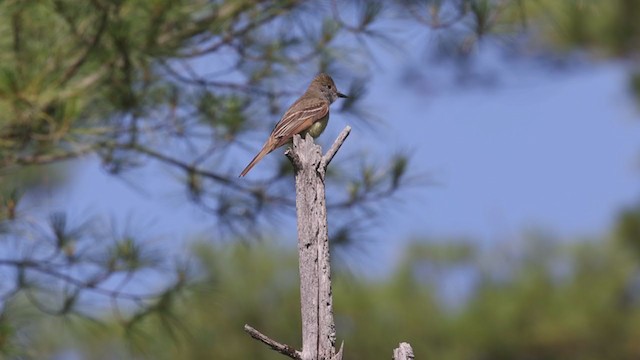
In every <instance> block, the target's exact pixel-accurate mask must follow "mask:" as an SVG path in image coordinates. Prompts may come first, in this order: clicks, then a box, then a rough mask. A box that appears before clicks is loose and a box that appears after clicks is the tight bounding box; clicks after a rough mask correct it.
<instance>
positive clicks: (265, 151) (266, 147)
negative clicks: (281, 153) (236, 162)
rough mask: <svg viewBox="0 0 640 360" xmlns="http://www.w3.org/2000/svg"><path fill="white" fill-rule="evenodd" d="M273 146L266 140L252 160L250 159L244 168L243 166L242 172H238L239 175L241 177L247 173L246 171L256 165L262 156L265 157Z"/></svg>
mask: <svg viewBox="0 0 640 360" xmlns="http://www.w3.org/2000/svg"><path fill="white" fill-rule="evenodd" d="M273 149H274V148H273V146H272V145H271V142H270V141H267V143H266V144H264V146H263V147H262V150H260V152H259V153H258V155H256V156H255V157H254V158H253V160H251V162H250V163H249V165H247V167H246V168H244V170H242V172H241V173H240V177H243V176H245V175H247V173H248V172H249V170H251V169H252V168H253V167H254V166H256V164H257V163H258V162H259V161H260V160H262V158H263V157H265V156H266V155H267V154H268V153H270V152H271V151H273Z"/></svg>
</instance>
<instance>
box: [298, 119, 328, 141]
mask: <svg viewBox="0 0 640 360" xmlns="http://www.w3.org/2000/svg"><path fill="white" fill-rule="evenodd" d="M328 123H329V114H327V116H325V117H324V119H322V120H318V121H316V122H315V123H313V125H311V126H310V127H309V128H308V129H307V130H305V131H303V132H301V133H300V136H302V137H305V136H307V133H308V134H309V135H311V136H312V137H313V138H317V137H318V136H320V134H322V132H323V131H324V129H326V128H327V124H328Z"/></svg>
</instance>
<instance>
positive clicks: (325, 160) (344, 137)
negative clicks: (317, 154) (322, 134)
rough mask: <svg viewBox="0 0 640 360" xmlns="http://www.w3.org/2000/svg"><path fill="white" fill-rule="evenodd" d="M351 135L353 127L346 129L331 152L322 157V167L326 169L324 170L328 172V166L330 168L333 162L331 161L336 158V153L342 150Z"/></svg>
mask: <svg viewBox="0 0 640 360" xmlns="http://www.w3.org/2000/svg"><path fill="white" fill-rule="evenodd" d="M350 133H351V126H347V127H345V128H344V130H342V132H341V133H340V135H338V138H337V139H336V141H334V142H333V145H331V148H329V151H327V153H326V154H325V155H324V156H323V157H322V166H323V167H324V170H327V166H329V163H330V162H331V160H333V157H334V156H336V153H337V152H338V150H340V147H341V146H342V144H343V143H344V141H345V140H347V137H348V136H349V134H350Z"/></svg>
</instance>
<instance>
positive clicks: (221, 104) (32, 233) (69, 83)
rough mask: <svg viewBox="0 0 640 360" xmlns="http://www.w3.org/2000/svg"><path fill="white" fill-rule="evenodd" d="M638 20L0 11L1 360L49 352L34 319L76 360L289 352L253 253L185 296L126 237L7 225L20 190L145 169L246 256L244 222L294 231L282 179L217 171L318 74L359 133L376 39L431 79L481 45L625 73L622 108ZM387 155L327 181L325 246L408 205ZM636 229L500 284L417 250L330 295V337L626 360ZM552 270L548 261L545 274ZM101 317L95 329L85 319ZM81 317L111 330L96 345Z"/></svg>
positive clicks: (249, 228)
mask: <svg viewBox="0 0 640 360" xmlns="http://www.w3.org/2000/svg"><path fill="white" fill-rule="evenodd" d="M638 19H640V4H639V3H638V1H636V0H611V1H604V0H601V1H598V0H566V1H554V0H536V1H527V0H397V1H346V0H345V1H338V0H334V1H327V2H304V1H296V0H274V1H249V0H227V1H224V0H221V1H209V0H138V1H133V0H118V1H111V0H91V1H84V2H78V1H72V0H46V1H24V0H6V1H2V2H0V269H1V270H2V272H0V280H1V282H0V306H2V307H1V311H0V350H1V351H3V354H5V355H7V356H20V355H16V354H22V353H23V352H25V351H27V349H29V350H28V351H33V353H29V354H24V355H25V356H31V357H33V358H39V357H40V356H39V355H38V354H37V352H36V351H37V349H40V350H41V351H42V352H43V354H44V353H46V354H51V353H53V352H54V351H66V350H64V349H62V348H59V347H57V344H58V341H59V339H57V338H56V339H51V343H50V344H45V343H46V337H44V338H43V339H36V338H34V337H33V335H32V334H33V331H35V330H34V329H33V328H32V327H31V325H25V323H24V319H25V318H27V319H32V318H39V315H40V316H41V315H42V313H47V314H54V315H65V316H64V317H61V318H60V319H57V320H48V321H51V323H52V324H53V325H51V324H45V325H43V326H45V327H46V326H52V327H53V328H49V331H48V333H50V334H56V335H57V334H59V332H58V331H57V330H58V329H59V328H61V325H60V323H62V324H63V325H65V326H66V325H69V327H70V328H71V329H70V330H69V331H70V334H72V335H73V336H72V338H74V339H85V342H83V343H78V342H77V340H76V342H74V345H73V346H74V347H75V348H78V349H85V350H86V351H87V353H86V354H85V355H86V356H87V358H91V356H94V357H99V355H97V354H101V353H105V352H107V353H111V354H114V355H113V356H114V357H116V358H117V357H123V356H125V355H124V354H131V353H140V354H150V355H149V356H150V357H153V358H176V357H177V358H179V357H185V358H210V357H211V354H220V355H219V356H220V357H221V358H224V356H226V354H229V356H228V357H229V358H256V359H257V358H265V357H268V356H275V355H267V354H268V351H266V350H265V349H263V348H262V347H261V346H260V345H258V344H253V345H247V343H249V342H251V341H250V340H249V339H246V338H240V337H241V336H242V335H238V334H237V333H236V332H235V330H233V329H236V328H239V324H241V323H244V322H249V323H251V324H252V325H254V326H256V328H258V329H260V330H263V331H265V332H267V333H270V334H271V333H273V334H280V335H279V336H280V338H279V339H280V340H281V341H284V342H288V343H291V344H295V342H296V341H297V340H296V339H297V331H296V330H295V328H293V327H292V326H291V324H292V323H293V322H297V321H298V320H297V319H298V316H299V315H298V314H297V300H296V296H297V295H296V293H297V286H296V277H295V272H294V271H293V269H294V266H293V259H291V258H290V257H289V256H283V255H281V254H280V253H279V252H278V251H277V250H276V249H270V248H265V247H264V246H257V247H256V248H255V249H246V248H243V247H242V246H237V247H235V248H233V247H232V248H231V249H230V250H224V251H223V250H220V249H214V250H211V249H208V250H207V249H205V248H203V249H200V252H199V256H200V258H201V266H202V269H200V271H199V272H196V273H197V274H199V276H204V280H203V279H200V278H198V277H197V276H195V278H194V277H193V274H191V269H190V267H189V266H188V265H185V264H182V263H180V262H178V263H177V264H176V263H172V262H173V261H174V260H175V259H173V258H169V256H167V255H166V254H164V253H161V252H159V251H157V250H156V249H154V248H153V247H152V246H150V245H149V243H146V242H145V241H144V239H145V234H143V233H142V232H141V231H135V232H132V231H130V230H129V229H127V230H125V231H115V230H113V229H107V230H105V227H104V226H101V225H97V222H94V221H90V220H89V219H74V218H72V217H70V216H69V215H68V212H67V210H69V209H63V210H64V211H61V212H56V213H54V214H50V215H44V216H43V215H42V214H38V213H37V211H35V210H34V209H30V208H28V207H26V206H21V204H22V199H24V198H29V195H31V196H33V193H34V190H35V189H37V188H38V187H39V186H41V185H43V184H45V185H49V184H52V183H57V182H58V181H62V180H64V176H65V174H64V170H65V169H64V168H55V169H54V168H49V167H45V166H49V165H52V164H53V165H55V164H60V163H62V162H63V161H65V160H68V159H75V158H80V157H84V156H86V155H89V154H92V155H94V156H96V157H97V158H98V159H99V161H101V163H102V165H103V167H104V169H105V170H106V171H108V172H110V173H112V174H114V175H120V174H122V173H124V172H126V171H129V170H132V169H136V168H139V167H141V166H144V165H146V164H148V163H150V162H157V163H162V164H164V165H166V166H168V167H171V168H172V169H173V170H175V171H178V172H180V173H182V175H183V176H182V177H181V181H183V185H184V188H185V193H186V194H187V198H188V199H189V200H191V201H193V202H194V203H195V204H197V205H198V206H200V207H201V208H202V209H203V210H204V211H206V212H208V213H210V214H211V215H212V216H213V218H214V219H215V221H217V223H216V224H218V225H219V226H218V228H219V229H220V232H221V235H229V234H231V235H232V236H234V237H236V236H237V237H244V238H245V239H246V238H253V237H258V236H260V235H261V234H260V233H261V225H262V224H264V222H265V221H272V222H273V221H277V220H278V219H279V218H278V216H279V215H280V214H282V212H283V210H287V211H288V213H293V211H289V210H292V208H293V206H294V199H293V192H292V191H291V181H290V179H291V167H290V166H289V165H288V164H287V163H286V162H285V161H281V163H280V164H278V166H273V167H272V169H275V170H273V171H270V172H265V173H266V174H267V175H265V176H263V177H262V178H259V177H258V175H259V174H255V176H256V177H252V178H250V179H243V180H238V179H237V173H238V171H239V169H240V168H241V167H242V166H243V165H244V161H239V160H238V158H239V156H238V154H243V157H241V158H242V159H245V157H244V155H246V159H248V158H250V156H251V155H252V153H253V152H254V150H255V149H256V148H257V147H258V145H259V144H258V143H256V142H254V140H256V141H261V140H262V139H263V138H264V136H263V135H264V134H265V133H266V132H267V131H268V130H269V129H270V128H271V127H272V125H273V123H274V122H275V121H277V120H278V116H280V114H281V113H282V112H283V110H284V108H285V107H286V106H287V105H288V104H289V103H290V102H291V100H292V98H293V97H294V96H295V95H296V94H298V93H300V92H301V91H302V90H303V89H304V86H306V83H307V82H308V80H309V78H310V77H311V75H312V74H314V73H316V72H318V71H328V72H330V73H331V74H332V75H334V77H335V78H336V81H337V83H338V84H339V86H340V87H341V88H343V89H349V90H348V91H346V92H349V94H350V95H351V98H350V99H349V100H348V101H345V102H344V103H343V104H342V106H341V107H340V106H336V109H335V110H339V111H342V112H343V113H344V114H347V115H349V116H350V117H351V118H357V119H363V120H370V117H371V115H372V114H371V112H370V111H367V107H366V106H362V105H361V100H362V97H363V96H364V95H365V94H366V88H367V87H366V85H367V81H366V80H367V79H369V78H370V77H371V75H372V71H371V67H372V65H376V56H375V51H381V50H380V49H385V50H384V51H395V50H396V49H398V46H399V45H398V44H401V43H402V41H403V38H402V36H403V35H402V34H401V32H397V33H396V32H395V31H390V30H389V27H387V26H388V25H389V24H390V23H391V24H396V25H397V24H399V25H400V27H402V28H404V27H408V26H418V27H420V26H421V27H422V28H423V29H424V30H425V33H428V34H430V35H434V36H432V37H430V38H431V39H433V44H427V45H426V47H427V48H429V50H432V51H433V52H434V53H435V54H436V55H437V56H436V58H438V59H447V60H451V59H453V60H454V62H455V64H456V65H458V66H460V67H464V66H465V65H466V64H467V63H468V62H469V59H471V58H472V56H473V55H474V54H476V53H477V52H478V51H480V50H481V47H480V46H479V44H481V43H482V42H483V41H485V40H490V39H499V40H501V41H506V42H507V43H509V44H510V45H512V46H513V45H515V46H513V47H514V48H517V49H518V50H519V51H520V52H521V53H522V54H523V55H525V56H528V55H534V56H535V55H537V54H539V53H543V54H547V55H549V56H558V54H559V55H560V56H566V57H567V58H571V56H567V55H571V54H573V53H579V54H590V55H591V57H592V58H595V59H624V60H626V61H627V62H628V63H630V68H631V73H633V74H634V75H632V76H631V77H630V82H629V84H630V89H631V90H632V91H634V92H635V94H636V95H637V97H638V98H640V85H638V84H639V83H640V81H639V80H638V72H637V71H638V68H640V64H638V56H637V55H638V49H639V48H640V47H639V45H640V43H639V42H640V40H639V39H640V25H639V24H640V21H638ZM497 43H499V42H497ZM373 46H377V47H376V48H375V51H373V50H372V48H373ZM258 134H260V135H259V138H257V136H258ZM248 144H250V145H248ZM386 150H388V151H387V153H388V155H389V156H388V158H387V159H386V160H384V159H383V160H381V159H377V158H373V157H371V156H368V155H366V154H367V153H368V151H367V149H361V151H360V152H357V153H356V156H351V157H349V158H348V159H347V160H345V161H341V162H335V163H334V164H333V165H332V168H331V171H330V173H329V177H328V189H329V191H328V192H327V193H328V197H329V199H328V200H329V204H330V213H331V214H332V215H331V216H332V217H333V218H332V219H335V221H332V230H333V232H334V235H335V236H334V238H335V239H336V243H339V244H341V245H342V244H349V243H350V242H352V241H353V239H355V238H358V236H356V234H355V233H356V232H357V231H358V230H359V229H361V228H370V226H367V224H371V223H374V221H372V219H373V218H375V216H378V215H380V214H383V215H384V213H383V211H382V210H383V209H384V206H381V205H380V204H381V201H382V200H385V199H388V198H390V197H392V196H394V195H395V194H396V193H397V192H398V191H399V190H401V189H404V188H406V186H407V185H411V184H414V183H416V181H415V180H416V179H415V178H412V177H410V176H409V175H411V174H408V169H410V168H412V167H411V166H410V165H409V160H410V159H409V156H407V155H406V154H398V153H396V152H394V151H393V149H386ZM267 161H271V160H267ZM267 168H268V167H266V166H265V167H264V169H267ZM269 174H270V175H269ZM412 181H413V182H412ZM637 223H638V217H637V212H636V211H634V210H630V211H628V212H626V213H624V214H623V215H622V217H621V222H620V224H619V226H618V229H617V231H616V234H615V236H614V237H615V239H616V241H604V242H602V243H589V242H588V243H584V244H580V245H575V246H570V247H569V249H557V248H556V247H554V246H542V247H541V248H535V249H529V250H528V251H529V252H525V253H524V254H520V255H521V257H519V258H517V259H515V260H514V261H513V262H512V263H509V264H504V267H503V268H501V269H499V270H500V271H496V270H491V269H489V270H487V268H491V266H488V265H487V264H483V261H486V259H485V260H483V257H482V256H480V254H479V252H478V251H477V249H475V248H474V247H473V246H472V245H468V244H462V245H460V246H452V247H443V248H440V247H429V248H424V247H420V246H416V247H415V248H412V249H410V251H409V252H408V255H407V257H406V259H405V261H404V262H403V263H402V266H401V267H400V268H399V269H397V271H396V272H395V273H394V274H393V276H392V277H391V278H389V279H387V280H384V281H382V280H380V281H371V282H360V281H356V280H355V279H351V278H349V277H348V276H347V275H344V274H343V275H342V276H341V277H340V279H339V281H338V282H337V283H336V294H339V296H336V307H337V308H338V309H340V308H341V307H342V310H340V311H343V312H342V314H341V315H340V319H339V324H338V325H339V330H340V332H339V335H340V336H344V338H345V340H346V341H347V351H348V353H349V354H351V355H350V356H353V357H354V358H378V357H380V354H386V353H388V352H389V351H390V349H392V348H393V346H394V345H395V343H396V342H397V341H398V340H399V339H407V340H409V341H411V342H412V343H413V344H414V346H415V347H416V351H417V353H418V354H425V355H427V357H429V356H431V357H436V358H454V359H455V358H479V359H501V358H509V359H511V358H515V359H518V358H523V359H525V358H566V357H578V358H585V359H588V358H594V359H596V358H598V359H600V358H619V359H625V358H629V359H631V358H637V357H639V356H640V355H639V351H638V348H637V346H636V345H634V342H633V341H632V339H633V338H634V337H635V338H637V337H638V335H640V334H639V331H638V328H637V325H635V324H637V323H638V320H640V319H637V318H638V314H637V310H636V308H637V306H636V303H637V300H636V298H637V296H636V289H635V287H637V280H636V278H637V269H636V267H637V265H636V262H637V254H638V244H637V242H638V240H637V239H638V237H637V234H638V229H639V228H640V226H638V224H637ZM363 224H365V225H363ZM107 228H108V227H107ZM622 249H625V250H628V251H623V250H622ZM560 250H562V251H560ZM558 251H560V252H561V253H562V256H561V258H559V259H555V257H553V256H550V254H556V252H558ZM257 252H262V254H261V255H262V257H260V256H259V255H257ZM631 254H635V256H636V257H635V258H633V259H632V258H631ZM551 259H555V260H554V261H556V262H553V263H552V262H550V261H551ZM634 259H635V260H634ZM498 263H500V262H499V261H498ZM495 264H496V262H495V261H494V262H492V263H491V264H489V265H493V266H495ZM452 269H456V270H455V271H461V272H463V273H464V272H469V271H472V270H473V271H472V273H473V274H475V275H473V277H474V278H475V282H474V286H473V290H474V291H473V292H472V293H471V295H469V297H468V299H467V302H465V303H464V304H463V305H461V307H460V308H459V309H457V310H455V311H454V310H451V309H450V308H449V306H446V305H444V304H442V300H441V299H440V298H439V296H440V295H439V292H440V290H441V288H442V286H444V285H443V284H442V281H444V279H447V273H448V272H450V271H452ZM249 270H254V272H251V271H249ZM248 274H250V276H249V275H248ZM433 274H437V275H433ZM248 276H249V277H248ZM150 278H152V279H161V280H158V282H159V283H161V286H159V288H160V289H159V290H157V291H154V292H146V291H145V290H148V289H149V288H155V287H154V286H149V285H148V284H145V281H140V280H141V279H150ZM198 280H200V281H198ZM258 280H259V281H258ZM194 281H195V283H196V284H195V285H197V286H195V285H194V284H192V282H194ZM445 285H446V284H445ZM193 286H195V288H194V287H193ZM198 286H200V287H204V288H198ZM341 297H342V298H341ZM120 301H124V302H126V303H127V305H126V306H121V304H120V303H119V302H120ZM104 302H106V303H108V304H107V305H105V306H104V307H105V308H111V309H112V310H113V312H111V313H109V312H106V310H105V312H101V311H99V309H96V306H93V307H92V306H88V307H87V304H90V305H96V304H100V305H104V304H103V303H104ZM97 307H100V306H97ZM23 308H26V309H28V310H27V311H26V313H23V312H22V311H21V310H22V309H23ZM34 308H35V309H37V310H38V311H36V312H33V311H32V310H33V309H34ZM187 310H188V311H187ZM101 315H105V316H107V318H110V319H111V318H113V317H116V318H117V319H116V320H114V321H113V324H102V325H101V324H97V323H95V321H96V320H99V319H100V317H101ZM56 322H59V323H56ZM115 323H117V324H118V325H120V326H115ZM158 329H162V330H163V331H164V332H161V333H160V332H156V331H158ZM122 331H124V332H125V334H127V335H130V336H128V341H129V342H128V343H127V344H123V343H122V344H120V348H119V349H118V350H117V352H116V350H114V347H113V344H114V342H116V343H117V342H118V340H116V339H111V338H110V340H109V341H108V342H105V341H103V339H102V337H101V336H96V337H95V338H89V337H87V336H88V335H89V334H105V335H102V336H111V335H113V334H116V333H120V332H122ZM166 332H168V333H169V334H170V335H167V333H166ZM390 334H397V335H398V337H399V338H398V339H393V338H392V337H390ZM61 335H62V334H61ZM167 336H169V337H167ZM167 339H171V340H173V341H174V342H175V343H171V342H169V341H167ZM372 339H374V340H375V341H372ZM35 340H37V341H35ZM176 343H177V344H181V345H176ZM98 348H100V351H98V350H97V349H98ZM222 348H224V350H225V352H224V353H223V352H222V350H218V349H222ZM45 349H46V350H45ZM120 354H122V356H119V355H120ZM172 356H173V357H172Z"/></svg>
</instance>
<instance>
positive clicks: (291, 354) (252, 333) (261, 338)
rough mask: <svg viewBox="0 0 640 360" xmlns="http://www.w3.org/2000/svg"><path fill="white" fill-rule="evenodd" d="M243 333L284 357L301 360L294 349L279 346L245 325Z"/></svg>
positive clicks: (287, 346) (284, 345) (283, 345)
mask: <svg viewBox="0 0 640 360" xmlns="http://www.w3.org/2000/svg"><path fill="white" fill-rule="evenodd" d="M244 331H246V332H247V334H249V336H251V337H252V338H254V339H256V340H258V341H261V342H262V343H264V344H266V345H267V346H269V347H270V348H272V349H273V350H275V351H277V352H279V353H280V354H282V355H286V356H288V357H290V358H292V359H296V360H302V357H301V356H300V353H298V352H297V351H296V349H294V348H292V347H291V346H289V345H286V344H280V343H279V342H277V341H275V340H273V339H271V338H270V337H268V336H267V335H265V334H263V333H261V332H260V331H258V330H256V329H254V328H252V327H251V326H249V325H247V324H245V325H244Z"/></svg>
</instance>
